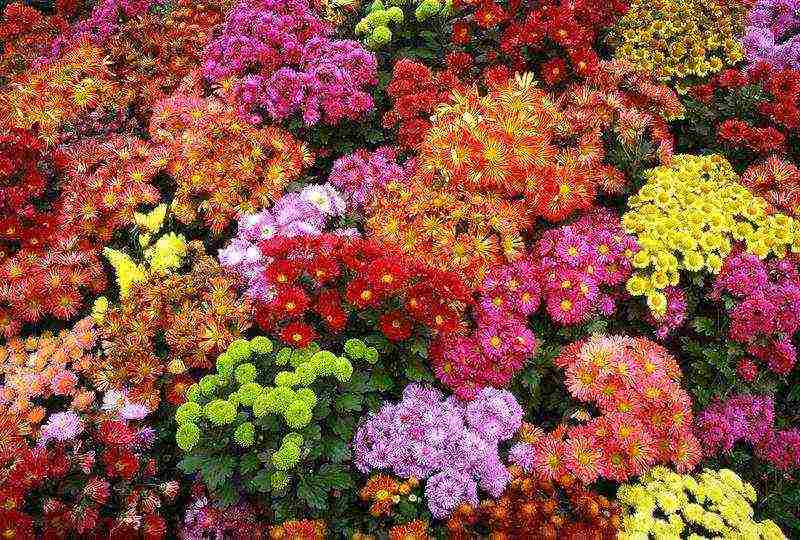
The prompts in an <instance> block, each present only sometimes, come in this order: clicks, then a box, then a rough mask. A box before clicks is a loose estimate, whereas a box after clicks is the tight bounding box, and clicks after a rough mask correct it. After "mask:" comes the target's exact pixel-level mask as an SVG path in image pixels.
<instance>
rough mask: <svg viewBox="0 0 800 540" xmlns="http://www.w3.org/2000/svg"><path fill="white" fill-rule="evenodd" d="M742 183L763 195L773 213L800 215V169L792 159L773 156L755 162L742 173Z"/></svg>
mask: <svg viewBox="0 0 800 540" xmlns="http://www.w3.org/2000/svg"><path fill="white" fill-rule="evenodd" d="M742 184H744V185H745V186H746V187H747V189H749V190H750V192H751V193H752V194H753V195H758V196H759V197H763V198H764V200H765V201H767V203H769V205H770V209H769V210H770V212H771V213H772V212H781V213H784V214H786V215H789V216H794V217H795V218H798V217H800V169H798V168H797V166H796V165H795V164H794V163H792V162H791V161H787V160H785V159H782V158H779V157H777V156H771V157H769V158H768V159H766V160H765V161H763V162H761V163H754V164H753V165H751V166H750V167H748V168H747V170H746V171H745V172H744V174H743V175H742Z"/></svg>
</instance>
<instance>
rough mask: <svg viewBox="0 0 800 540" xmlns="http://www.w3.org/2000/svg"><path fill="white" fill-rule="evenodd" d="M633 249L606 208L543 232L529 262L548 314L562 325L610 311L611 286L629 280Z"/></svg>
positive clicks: (633, 244)
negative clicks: (540, 286)
mask: <svg viewBox="0 0 800 540" xmlns="http://www.w3.org/2000/svg"><path fill="white" fill-rule="evenodd" d="M638 249H639V247H638V245H637V243H636V240H635V239H634V238H633V237H632V236H630V235H628V234H625V232H624V230H623V229H622V226H621V225H620V222H619V218H618V217H617V216H616V215H614V214H613V213H612V212H610V211H608V210H605V209H600V210H594V211H592V212H590V213H588V214H587V215H585V216H583V217H581V218H580V219H578V220H577V221H575V222H574V223H571V224H569V225H564V226H562V227H558V228H556V229H551V230H549V231H546V232H545V233H544V234H543V235H542V237H541V238H540V239H539V241H538V242H537V243H536V246H535V247H534V250H533V253H532V254H531V257H530V260H531V261H532V264H534V265H535V266H536V268H537V271H538V273H539V275H540V276H541V279H542V283H543V286H542V296H543V299H544V304H545V306H546V308H547V313H548V314H549V315H550V317H552V318H553V320H555V321H556V322H559V323H561V324H567V325H569V324H577V323H581V322H585V321H587V320H589V319H591V318H593V317H595V316H597V315H598V314H601V315H603V316H609V315H611V314H612V313H614V310H615V296H616V295H618V294H619V293H615V292H614V291H613V290H612V289H611V288H612V287H616V286H620V285H622V284H624V283H625V281H627V279H628V278H629V277H630V276H631V273H632V272H633V267H632V265H631V262H630V257H631V256H632V255H633V254H634V253H635V252H636V251H638Z"/></svg>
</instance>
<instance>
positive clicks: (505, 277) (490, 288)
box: [430, 260, 541, 399]
mask: <svg viewBox="0 0 800 540" xmlns="http://www.w3.org/2000/svg"><path fill="white" fill-rule="evenodd" d="M536 276H537V274H536V272H535V270H534V268H533V267H532V266H531V264H530V263H529V262H527V261H524V260H521V261H518V262H516V263H514V264H512V265H509V266H500V267H495V268H493V269H492V270H490V271H489V273H488V274H487V275H486V278H485V279H484V280H483V284H482V285H481V288H480V289H479V294H480V300H479V302H478V304H477V309H476V314H475V321H476V326H477V328H476V330H475V331H474V332H473V333H472V334H470V335H467V336H464V335H456V336H447V337H442V338H440V339H439V340H437V341H436V342H434V343H433V345H432V346H431V351H430V358H431V361H432V363H433V369H434V371H435V372H436V376H437V377H438V378H439V380H440V381H441V382H442V384H445V385H447V386H448V387H450V388H451V389H452V390H453V391H454V392H455V394H456V395H457V396H458V397H460V398H461V399H472V398H473V397H474V396H475V395H476V394H477V393H478V392H479V391H480V390H481V389H482V388H485V387H487V386H490V387H495V388H502V387H504V386H507V385H508V383H509V382H510V381H511V378H512V377H513V376H514V374H515V373H516V372H517V371H519V370H520V369H522V366H523V365H524V364H525V361H526V360H527V359H528V358H529V357H530V356H532V355H533V354H534V352H535V350H536V337H535V336H534V334H533V332H531V331H530V329H528V328H527V326H526V318H527V317H528V315H530V314H531V313H533V312H535V311H536V310H537V309H538V308H539V304H540V302H541V292H540V289H539V283H538V281H537V279H536Z"/></svg>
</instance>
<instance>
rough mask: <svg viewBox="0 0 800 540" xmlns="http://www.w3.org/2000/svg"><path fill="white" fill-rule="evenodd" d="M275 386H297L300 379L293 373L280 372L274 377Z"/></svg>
mask: <svg viewBox="0 0 800 540" xmlns="http://www.w3.org/2000/svg"><path fill="white" fill-rule="evenodd" d="M275 384H276V385H278V386H286V387H289V386H297V385H298V384H300V378H299V377H298V376H297V373H295V372H294V371H281V372H279V373H278V374H277V375H275Z"/></svg>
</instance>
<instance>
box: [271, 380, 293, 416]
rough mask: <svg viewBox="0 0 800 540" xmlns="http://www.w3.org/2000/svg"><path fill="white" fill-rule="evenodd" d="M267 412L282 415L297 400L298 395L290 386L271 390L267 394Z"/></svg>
mask: <svg viewBox="0 0 800 540" xmlns="http://www.w3.org/2000/svg"><path fill="white" fill-rule="evenodd" d="M265 396H266V399H267V410H268V411H270V412H273V413H282V412H283V411H285V410H286V408H287V407H288V406H289V404H290V403H292V402H294V401H295V400H296V399H297V393H296V392H295V391H294V390H292V389H291V388H289V387H288V386H277V387H275V388H270V389H268V390H267V393H266V394H265Z"/></svg>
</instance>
